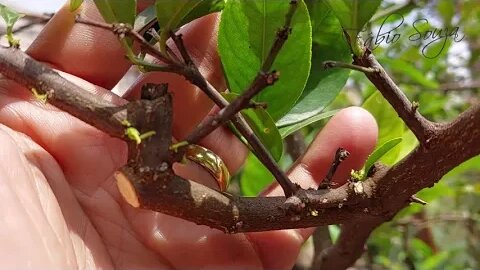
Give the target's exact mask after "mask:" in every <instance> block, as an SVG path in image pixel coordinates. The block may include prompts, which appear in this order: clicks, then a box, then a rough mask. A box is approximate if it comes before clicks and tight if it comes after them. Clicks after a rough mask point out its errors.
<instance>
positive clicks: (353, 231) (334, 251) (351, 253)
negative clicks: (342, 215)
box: [316, 218, 384, 270]
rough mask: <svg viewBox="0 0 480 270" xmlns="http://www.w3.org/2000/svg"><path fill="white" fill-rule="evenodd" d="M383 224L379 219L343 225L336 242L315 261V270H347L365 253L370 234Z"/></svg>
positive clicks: (365, 219)
mask: <svg viewBox="0 0 480 270" xmlns="http://www.w3.org/2000/svg"><path fill="white" fill-rule="evenodd" d="M383 222H384V220H383V219H381V218H364V219H362V220H361V221H359V222H350V223H347V224H345V225H343V226H342V231H341V233H340V236H339V238H338V239H337V242H336V243H335V244H334V245H333V246H331V247H329V248H327V249H326V250H324V251H323V252H322V254H321V256H320V258H318V259H317V261H316V263H317V264H316V266H317V268H316V269H322V270H323V269H325V270H326V269H328V270H336V269H342V270H343V269H347V268H348V267H349V266H351V265H352V264H354V263H355V261H356V260H357V259H358V258H359V257H360V256H361V255H362V253H363V252H364V251H365V242H366V241H367V239H368V237H369V236H370V233H371V232H372V231H373V230H374V229H375V228H376V227H377V226H379V225H380V224H382V223H383Z"/></svg>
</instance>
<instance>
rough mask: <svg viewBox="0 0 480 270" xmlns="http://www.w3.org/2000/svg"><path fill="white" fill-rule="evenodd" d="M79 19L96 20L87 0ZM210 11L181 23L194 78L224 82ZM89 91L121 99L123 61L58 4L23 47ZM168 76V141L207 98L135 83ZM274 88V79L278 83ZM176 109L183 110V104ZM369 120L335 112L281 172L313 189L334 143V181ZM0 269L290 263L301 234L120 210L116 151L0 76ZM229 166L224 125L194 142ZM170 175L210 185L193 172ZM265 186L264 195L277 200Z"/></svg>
mask: <svg viewBox="0 0 480 270" xmlns="http://www.w3.org/2000/svg"><path fill="white" fill-rule="evenodd" d="M81 13H82V16H88V17H90V18H93V19H99V17H98V14H97V13H96V11H95V8H94V7H93V6H92V4H91V3H90V1H87V4H86V5H85V4H84V8H83V10H82V11H81ZM217 19H218V18H217V16H216V15H212V16H208V17H206V18H203V19H201V20H199V21H196V22H194V23H193V24H191V25H189V26H187V27H186V28H185V29H183V30H182V31H183V33H184V39H185V41H186V44H187V46H188V48H189V50H190V51H191V52H192V54H193V56H194V59H195V61H196V63H197V64H199V65H200V67H201V71H202V73H203V74H204V75H205V76H206V77H207V78H208V79H209V81H210V82H211V83H212V84H213V85H214V86H215V87H216V88H217V89H224V88H225V83H224V81H223V79H222V74H221V69H220V64H219V59H218V56H217V54H216V51H217V50H216V40H215V38H214V37H215V32H216V25H217V24H216V23H217ZM28 53H29V54H30V55H31V56H33V57H34V58H36V59H38V60H40V61H43V62H46V63H48V64H50V65H52V66H54V67H55V68H57V69H58V70H60V71H63V72H64V74H67V75H65V76H68V78H69V79H71V80H73V81H74V82H75V83H77V84H79V85H81V86H82V87H83V88H84V89H86V91H91V92H94V93H96V94H98V95H99V97H103V98H107V99H110V100H113V102H115V103H118V104H120V103H122V102H124V100H123V99H122V98H119V97H117V96H115V95H113V94H112V93H110V92H109V91H108V90H107V89H110V88H111V87H112V86H113V85H115V84H116V82H117V81H118V80H119V79H120V78H121V77H122V75H123V74H124V73H125V71H126V70H127V69H128V67H129V64H128V62H127V61H126V60H124V57H123V51H122V49H121V48H120V46H119V45H118V43H117V40H116V38H115V36H114V35H113V34H111V33H109V32H108V31H105V30H99V29H94V28H91V27H88V26H85V25H78V24H77V25H74V23H73V16H72V15H71V14H70V13H69V12H68V9H67V8H64V9H62V10H61V11H59V12H58V13H57V15H56V16H55V17H54V18H53V19H52V21H51V22H50V23H49V24H48V25H47V27H46V28H45V30H44V31H43V32H42V33H41V34H40V36H39V37H38V39H37V40H36V41H35V42H34V43H33V45H32V46H31V47H30V48H29V49H28ZM145 82H168V83H169V85H170V89H171V91H172V93H173V96H174V134H173V135H174V137H175V138H177V139H178V138H182V137H184V136H185V135H186V134H187V133H188V132H189V131H191V130H192V128H193V127H195V126H196V125H197V123H198V122H199V121H201V119H202V118H203V117H205V115H207V114H208V113H209V112H210V111H211V110H212V103H211V102H210V101H209V100H208V98H207V97H206V96H205V95H203V94H201V93H200V92H199V91H198V89H196V88H195V87H193V86H191V85H190V84H189V83H188V82H186V81H185V80H184V79H183V78H181V77H179V76H177V75H172V74H165V73H155V74H149V75H146V76H144V77H142V78H140V79H139V80H138V81H137V82H136V83H135V85H134V86H133V87H132V90H131V91H129V92H130V93H132V95H131V96H135V93H136V92H138V89H139V88H140V86H141V85H142V84H143V83H145ZM278 83H281V80H280V81H279V82H278ZM185 108H188V109H185ZM376 138H377V126H376V123H375V120H374V119H373V117H372V116H371V115H370V114H369V113H368V112H366V111H365V110H363V109H360V108H355V107H351V108H346V109H344V110H342V111H340V112H339V113H337V115H336V116H334V117H333V118H332V119H331V120H330V121H329V123H328V124H327V126H326V127H325V128H324V129H323V130H322V131H321V132H320V133H319V134H318V135H317V137H316V139H315V140H314V142H313V143H312V144H311V145H310V147H309V149H308V152H307V153H306V154H305V155H304V156H303V157H302V158H301V159H300V160H298V161H297V163H296V165H295V166H294V167H293V168H292V169H291V170H290V172H289V176H290V178H291V179H292V181H294V182H297V183H299V184H301V185H302V186H303V187H314V186H317V185H318V183H319V182H320V181H321V180H322V179H323V177H324V176H325V174H326V172H327V170H328V168H329V166H330V164H331V161H332V158H333V156H334V153H335V150H336V149H337V148H338V147H344V148H346V149H348V150H349V151H350V153H351V155H350V157H349V159H348V160H347V161H345V162H344V163H343V164H342V165H341V166H340V168H339V171H338V172H337V174H336V175H335V177H334V180H335V181H336V182H337V183H344V182H345V181H346V179H347V177H348V175H349V173H350V170H351V169H352V168H355V169H358V168H360V167H361V166H362V165H363V163H364V161H365V159H366V158H367V156H368V154H369V153H370V152H371V151H372V149H373V148H374V145H375V143H376ZM0 141H1V142H2V143H1V145H2V151H0V175H1V177H0V181H1V184H0V198H2V204H1V206H0V209H1V210H0V213H2V218H0V228H2V229H1V230H0V268H2V269H14V268H18V269H27V268H31V269H77V268H81V269H95V268H108V269H110V268H119V269H140V268H152V269H153V268H154V269H177V268H178V269H185V268H187V269H202V268H204V269H291V267H292V266H293V264H294V262H295V259H296V257H297V255H298V252H299V249H300V247H301V245H302V243H303V242H304V241H305V240H306V239H307V238H308V236H309V235H310V234H311V233H312V232H313V229H298V230H283V231H272V232H264V233H247V234H236V235H227V234H224V233H223V232H220V231H217V230H213V229H210V228H208V227H205V226H199V225H196V224H193V223H190V222H187V221H184V220H180V219H177V218H173V217H170V216H166V215H163V214H160V213H155V212H151V211H147V210H139V209H135V208H132V207H131V206H130V205H128V204H127V203H125V202H124V200H123V199H122V198H121V196H120V194H119V192H118V190H117V187H116V185H115V182H114V178H113V177H112V175H113V172H114V171H115V169H117V168H119V167H121V166H122V165H123V164H124V163H125V162H126V155H127V153H126V146H125V143H124V142H122V141H121V140H118V139H114V138H111V137H110V136H108V135H107V134H104V133H102V132H100V131H98V130H97V129H95V128H93V127H91V126H89V125H87V124H85V123H83V122H82V121H80V120H78V119H76V118H74V117H72V116H70V115H68V114H67V113H64V112H61V111H59V110H58V109H56V108H54V107H53V106H51V105H49V104H46V105H45V104H42V103H41V102H38V101H36V100H34V98H33V97H32V94H31V93H30V92H29V91H28V90H27V89H24V88H23V87H21V86H19V85H17V84H15V83H13V82H11V81H7V80H4V79H2V80H1V81H0ZM201 144H202V145H204V146H205V147H207V148H209V149H211V150H212V151H214V152H215V153H217V154H218V155H219V156H220V157H221V158H222V159H223V160H224V161H225V163H226V164H227V166H228V168H229V170H230V172H231V173H232V174H233V173H234V172H235V171H237V170H238V169H239V168H240V167H241V165H242V163H243V162H244V159H245V157H246V154H247V151H246V149H245V147H244V146H243V145H242V144H241V143H240V142H239V141H238V140H237V139H236V138H235V137H234V136H233V135H232V134H231V133H230V132H229V131H228V130H227V129H219V130H217V131H215V132H214V133H212V134H210V135H209V136H208V137H207V138H205V139H204V140H203V141H202V143H201ZM182 175H184V176H188V177H189V178H191V179H193V180H197V181H203V182H204V183H207V184H208V185H210V186H212V187H214V186H215V184H214V183H213V182H212V181H211V180H210V179H209V178H208V174H206V173H205V172H204V171H201V170H200V169H199V168H198V167H195V168H192V167H187V168H183V169H182ZM280 194H282V190H281V189H280V188H278V187H277V186H276V185H275V186H272V187H271V188H270V189H269V191H267V192H265V195H267V196H268V195H280Z"/></svg>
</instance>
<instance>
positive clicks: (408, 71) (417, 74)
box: [379, 57, 438, 89]
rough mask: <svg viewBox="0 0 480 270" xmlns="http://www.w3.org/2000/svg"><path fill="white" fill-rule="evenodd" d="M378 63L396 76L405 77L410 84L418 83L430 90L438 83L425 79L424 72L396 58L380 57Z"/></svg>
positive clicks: (436, 86)
mask: <svg viewBox="0 0 480 270" xmlns="http://www.w3.org/2000/svg"><path fill="white" fill-rule="evenodd" d="M379 61H380V62H381V63H382V64H386V65H388V67H389V68H390V69H392V70H393V71H395V72H397V73H398V74H403V75H405V76H407V77H408V78H409V79H411V80H412V82H415V83H418V84H420V85H422V86H425V87H427V88H430V89H437V88H438V83H437V82H436V81H432V80H429V79H427V78H426V77H425V72H422V71H421V70H420V69H418V68H417V67H415V66H414V65H412V64H411V63H409V62H407V61H405V60H402V59H398V58H388V57H382V58H380V60H379Z"/></svg>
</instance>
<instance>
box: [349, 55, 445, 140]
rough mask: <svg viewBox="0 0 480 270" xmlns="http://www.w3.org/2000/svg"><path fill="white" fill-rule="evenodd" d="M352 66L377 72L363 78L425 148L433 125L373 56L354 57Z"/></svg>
mask: <svg viewBox="0 0 480 270" xmlns="http://www.w3.org/2000/svg"><path fill="white" fill-rule="evenodd" d="M354 64H356V65H359V66H363V67H366V68H372V69H376V70H377V71H378V72H372V73H365V76H367V78H368V79H369V80H370V81H371V82H372V83H373V84H374V85H375V87H376V88H377V89H378V90H379V91H380V92H381V93H382V95H383V96H384V97H385V99H386V100H387V101H388V102H389V103H390V104H391V105H392V107H393V108H394V109H395V110H396V111H397V113H398V115H399V116H400V118H402V120H403V121H404V122H405V124H406V125H407V126H408V128H409V129H410V130H411V131H412V132H413V134H415V136H416V137H417V139H418V140H419V141H420V144H421V145H423V146H426V144H428V143H429V140H430V139H431V137H432V133H433V132H434V130H435V129H436V126H435V124H434V123H432V122H430V121H428V120H427V119H425V118H424V117H423V116H422V115H421V114H420V113H419V112H418V110H417V106H415V105H414V104H412V103H411V102H410V101H409V100H408V98H407V96H405V94H404V93H403V92H402V91H401V90H400V88H399V87H398V86H397V85H396V84H395V82H394V81H393V80H392V78H390V76H389V75H388V74H387V72H386V71H385V70H384V69H383V67H382V66H381V65H380V64H379V63H378V61H377V59H375V56H373V54H370V53H368V52H367V53H365V54H364V55H363V56H362V57H358V58H357V57H355V58H354Z"/></svg>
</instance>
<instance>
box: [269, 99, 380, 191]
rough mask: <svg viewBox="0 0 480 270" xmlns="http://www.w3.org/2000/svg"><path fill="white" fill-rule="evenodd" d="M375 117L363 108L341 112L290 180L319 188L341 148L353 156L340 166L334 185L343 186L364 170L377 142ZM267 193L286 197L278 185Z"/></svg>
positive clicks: (323, 131) (316, 141)
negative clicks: (361, 169)
mask: <svg viewBox="0 0 480 270" xmlns="http://www.w3.org/2000/svg"><path fill="white" fill-rule="evenodd" d="M377 134H378V127H377V124H376V121H375V118H373V116H372V115H371V114H370V113H369V112H368V111H366V110H365V109H363V108H360V107H349V108H345V109H342V110H341V111H339V112H338V113H337V114H336V115H335V116H334V117H332V119H330V121H329V122H328V123H327V125H326V126H325V127H324V128H323V129H322V130H321V131H320V133H319V134H318V135H317V136H316V138H315V139H314V141H313V142H312V143H311V144H310V145H309V147H308V149H307V152H306V153H305V155H304V156H303V157H302V158H301V160H299V161H298V162H297V163H296V164H295V166H293V168H292V169H291V170H290V172H289V178H290V179H291V180H292V181H293V182H296V183H298V184H299V185H300V186H302V187H303V188H316V187H317V186H318V184H319V183H320V182H321V181H322V180H323V179H324V178H325V176H326V174H327V172H328V170H329V168H330V166H331V165H332V162H333V159H334V157H335V152H336V151H337V149H338V148H340V147H342V148H345V149H346V150H347V151H349V152H350V156H349V157H348V158H347V159H346V160H345V161H344V162H342V163H341V164H340V166H339V167H338V169H337V171H336V173H335V175H334V177H333V182H334V183H336V184H337V185H338V186H341V185H343V184H344V183H345V182H346V181H347V179H348V177H349V176H350V172H351V170H352V169H355V170H357V169H360V168H361V167H362V166H363V164H364V162H365V161H366V159H367V157H368V155H369V154H370V153H371V151H372V150H373V149H374V147H375V144H376V142H377ZM263 194H268V196H273V195H283V191H282V190H281V188H279V187H278V186H277V185H276V184H274V185H273V186H271V187H269V188H268V189H267V190H266V191H265V192H264V193H263Z"/></svg>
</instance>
